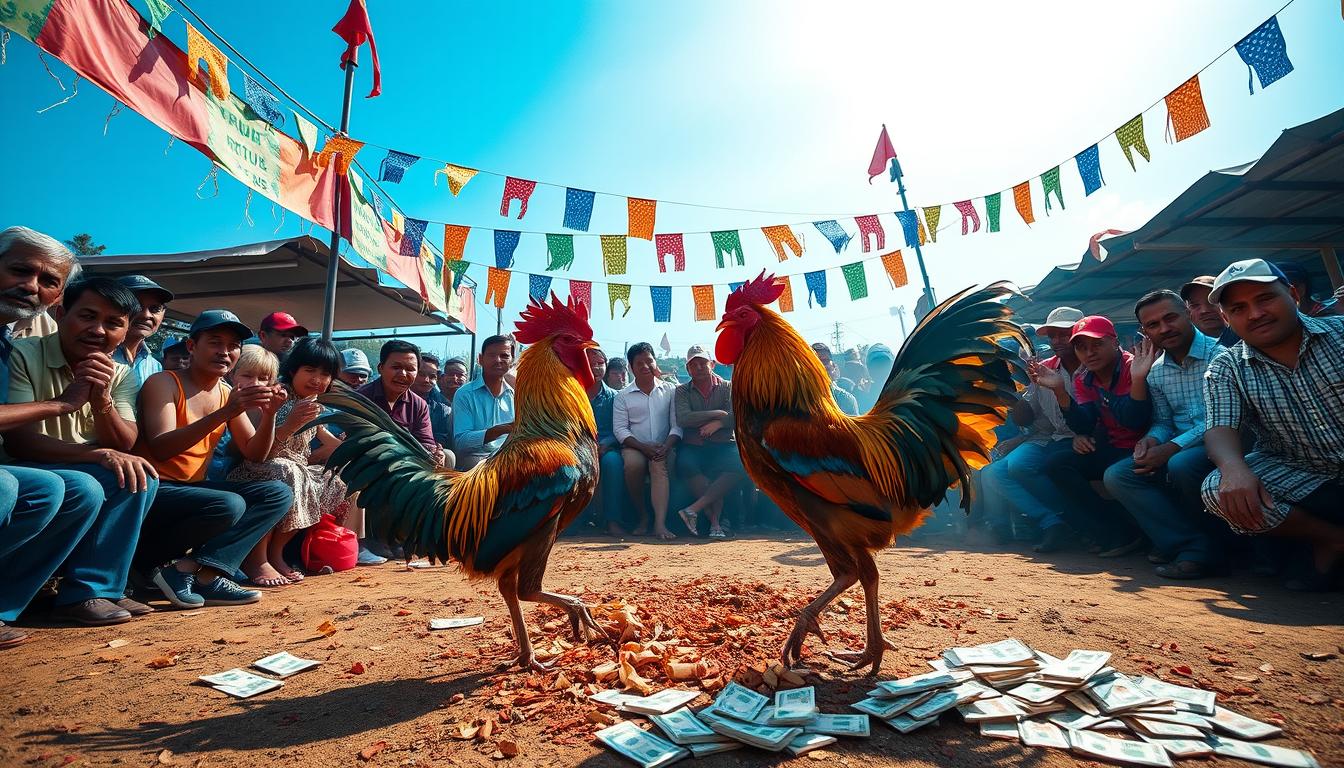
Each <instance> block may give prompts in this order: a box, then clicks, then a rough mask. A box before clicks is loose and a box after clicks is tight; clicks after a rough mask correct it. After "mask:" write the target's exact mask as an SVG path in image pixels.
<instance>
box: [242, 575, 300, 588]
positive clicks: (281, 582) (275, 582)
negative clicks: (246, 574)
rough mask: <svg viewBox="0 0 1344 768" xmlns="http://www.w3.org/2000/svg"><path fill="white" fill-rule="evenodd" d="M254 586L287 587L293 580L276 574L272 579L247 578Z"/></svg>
mask: <svg viewBox="0 0 1344 768" xmlns="http://www.w3.org/2000/svg"><path fill="white" fill-rule="evenodd" d="M248 581H249V582H251V583H252V586H254V587H287V586H289V585H290V584H292V583H293V582H291V581H290V580H289V579H287V578H285V577H284V576H277V577H276V578H273V579H248Z"/></svg>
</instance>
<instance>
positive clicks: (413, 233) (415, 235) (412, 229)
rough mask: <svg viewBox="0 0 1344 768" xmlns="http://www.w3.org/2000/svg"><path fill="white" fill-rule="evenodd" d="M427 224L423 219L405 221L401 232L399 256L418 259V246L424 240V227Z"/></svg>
mask: <svg viewBox="0 0 1344 768" xmlns="http://www.w3.org/2000/svg"><path fill="white" fill-rule="evenodd" d="M428 225H429V222H427V221H425V220H424V219H406V222H405V226H404V227H403V228H402V230H401V232H402V235H401V255H402V256H414V257H416V258H419V257H420V244H421V243H422V242H424V239H425V227H426V226H428Z"/></svg>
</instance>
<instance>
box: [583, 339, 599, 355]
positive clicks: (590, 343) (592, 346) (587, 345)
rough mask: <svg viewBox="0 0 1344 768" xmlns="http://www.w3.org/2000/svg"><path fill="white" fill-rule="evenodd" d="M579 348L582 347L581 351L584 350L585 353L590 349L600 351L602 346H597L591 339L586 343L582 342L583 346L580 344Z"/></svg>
mask: <svg viewBox="0 0 1344 768" xmlns="http://www.w3.org/2000/svg"><path fill="white" fill-rule="evenodd" d="M580 346H581V347H583V350H584V351H585V352H586V351H588V350H590V349H601V348H602V345H601V344H598V343H597V342H596V341H593V340H592V339H589V340H588V341H585V342H583V344H581V345H580Z"/></svg>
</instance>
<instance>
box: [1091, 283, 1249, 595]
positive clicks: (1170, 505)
mask: <svg viewBox="0 0 1344 768" xmlns="http://www.w3.org/2000/svg"><path fill="white" fill-rule="evenodd" d="M1134 314H1135V316H1136V317H1137V318H1138V320H1139V327H1140V328H1141V329H1142V331H1143V334H1144V335H1145V336H1146V339H1145V341H1144V344H1148V345H1152V346H1156V347H1157V348H1159V349H1161V350H1162V352H1161V354H1159V355H1158V356H1157V360H1156V361H1155V362H1154V363H1153V367H1152V370H1151V371H1149V372H1148V394H1149V399H1150V400H1151V401H1152V403H1153V424H1152V426H1151V427H1149V428H1148V433H1147V434H1146V435H1144V436H1143V438H1142V439H1140V440H1139V441H1138V443H1136V444H1135V445H1134V452H1133V455H1132V456H1130V457H1127V458H1124V459H1121V460H1120V461H1118V462H1116V463H1115V464H1112V465H1111V466H1110V467H1109V468H1108V469H1107V470H1106V475H1105V478H1104V482H1105V484H1106V490H1107V491H1109V492H1110V493H1111V495H1112V496H1114V497H1115V498H1116V500H1117V501H1119V502H1120V503H1121V504H1122V505H1123V506H1124V507H1125V509H1126V510H1127V511H1128V512H1129V514H1130V515H1131V516H1132V517H1133V518H1134V520H1135V521H1136V522H1138V524H1139V527H1140V528H1142V529H1143V532H1144V533H1145V534H1147V535H1148V540H1149V541H1151V542H1152V543H1153V548H1154V551H1153V553H1152V554H1150V555H1149V560H1150V561H1152V562H1155V563H1163V564H1162V565H1159V566H1158V568H1157V574H1158V575H1159V576H1163V577H1165V578H1169V579H1198V578H1202V577H1204V576H1207V575H1209V573H1210V571H1211V570H1212V569H1213V568H1216V567H1218V566H1219V565H1221V561H1222V555H1221V553H1220V552H1219V547H1218V538H1219V535H1218V530H1217V527H1215V526H1214V525H1212V523H1213V522H1214V520H1216V518H1211V517H1210V516H1209V515H1208V514H1206V513H1205V512H1204V505H1203V503H1202V502H1201V501H1200V498H1199V489H1200V485H1201V484H1202V483H1203V482H1204V478H1205V477H1206V476H1207V475H1208V474H1209V472H1210V471H1211V470H1212V469H1213V462H1211V461H1209V457H1208V454H1207V453H1206V452H1205V450H1204V373H1205V371H1207V370H1208V367H1209V363H1210V362H1211V361H1212V360H1213V358H1214V357H1216V356H1217V355H1218V354H1219V353H1221V352H1223V351H1224V350H1223V347H1221V346H1219V345H1218V342H1216V341H1214V340H1213V339H1211V338H1209V337H1208V336H1205V335H1204V334H1203V333H1201V332H1200V331H1199V330H1198V329H1196V328H1195V326H1194V325H1193V324H1192V323H1191V322H1190V315H1189V313H1188V312H1187V311H1186V308H1185V303H1184V302H1183V301H1181V297H1180V296H1178V295H1177V294H1176V293H1174V292H1172V291H1153V292H1152V293H1149V294H1147V295H1145V296H1144V297H1143V298H1141V299H1139V301H1138V303H1137V304H1136V305H1135V306H1134Z"/></svg>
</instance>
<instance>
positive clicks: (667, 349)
mask: <svg viewBox="0 0 1344 768" xmlns="http://www.w3.org/2000/svg"><path fill="white" fill-rule="evenodd" d="M658 348H659V349H661V350H663V354H664V355H670V354H672V341H671V340H670V339H668V338H667V331H663V340H662V341H660V342H658Z"/></svg>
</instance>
